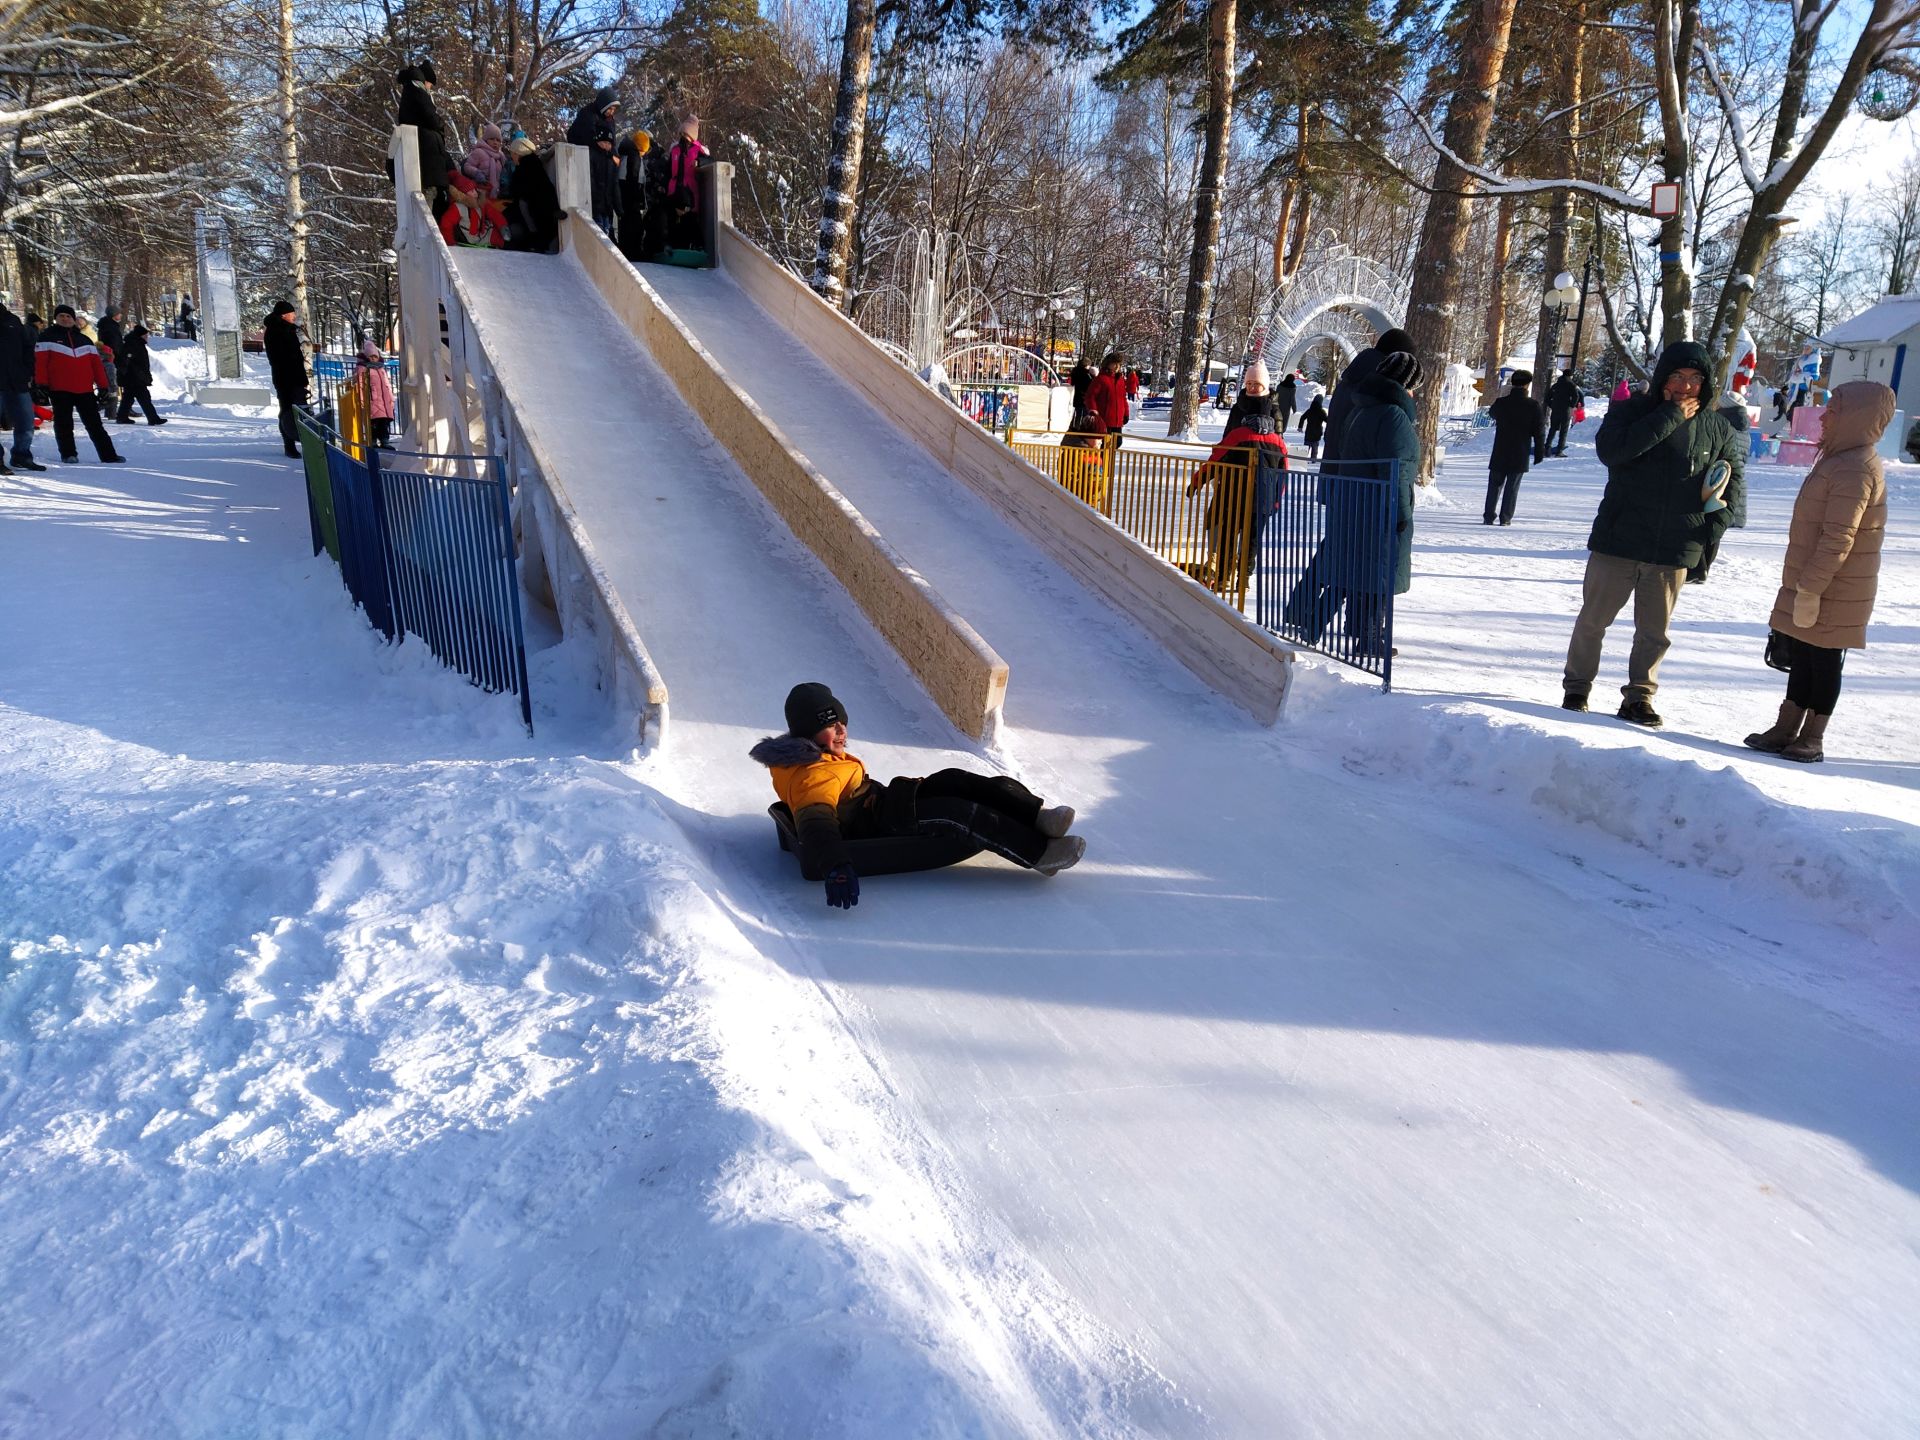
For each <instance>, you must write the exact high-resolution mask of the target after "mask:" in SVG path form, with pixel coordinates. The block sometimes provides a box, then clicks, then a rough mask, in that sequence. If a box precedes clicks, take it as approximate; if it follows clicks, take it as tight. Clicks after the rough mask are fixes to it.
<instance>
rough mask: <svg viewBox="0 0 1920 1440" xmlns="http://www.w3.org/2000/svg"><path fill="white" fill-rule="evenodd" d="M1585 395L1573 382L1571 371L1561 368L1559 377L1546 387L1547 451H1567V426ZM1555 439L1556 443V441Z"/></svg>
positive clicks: (1561, 452) (1552, 453)
mask: <svg viewBox="0 0 1920 1440" xmlns="http://www.w3.org/2000/svg"><path fill="white" fill-rule="evenodd" d="M1585 398H1586V397H1585V396H1584V395H1582V394H1581V393H1580V387H1579V386H1578V385H1576V384H1574V383H1573V374H1572V372H1571V371H1567V370H1562V371H1561V372H1560V378H1559V379H1558V380H1556V381H1554V382H1553V384H1552V385H1550V386H1549V387H1548V388H1547V418H1548V421H1549V423H1548V426H1547V453H1548V454H1549V455H1564V454H1566V453H1567V427H1568V426H1569V425H1571V424H1572V423H1573V410H1574V407H1575V406H1576V405H1578V404H1580V402H1581V401H1582V400H1584V399H1585ZM1556 440H1557V443H1556Z"/></svg>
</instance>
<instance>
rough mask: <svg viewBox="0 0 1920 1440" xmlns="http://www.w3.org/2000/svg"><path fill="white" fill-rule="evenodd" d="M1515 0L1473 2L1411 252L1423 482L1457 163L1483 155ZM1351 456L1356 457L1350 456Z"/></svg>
mask: <svg viewBox="0 0 1920 1440" xmlns="http://www.w3.org/2000/svg"><path fill="white" fill-rule="evenodd" d="M1513 8H1514V0H1473V3H1472V5H1471V7H1470V9H1469V15H1470V23H1469V25H1468V26H1467V29H1466V32H1465V33H1466V34H1468V35H1470V36H1471V37H1472V43H1470V44H1468V45H1465V46H1463V47H1462V52H1461V55H1460V78H1459V80H1458V81H1457V82H1456V84H1455V86H1454V90H1453V98H1452V99H1451V101H1449V103H1448V105H1447V124H1446V129H1445V131H1444V133H1443V135H1442V143H1443V144H1444V145H1445V147H1446V149H1445V152H1444V153H1442V154H1441V156H1440V159H1439V163H1438V164H1436V165H1435V166H1434V171H1433V188H1434V192H1435V193H1434V194H1432V195H1430V196H1428V198H1427V213H1426V218H1425V219H1423V220H1422V221H1421V223H1420V243H1419V247H1418V248H1417V249H1416V250H1415V251H1414V256H1413V289H1412V292H1411V293H1410V294H1409V295H1408V297H1407V325H1406V329H1407V336H1408V338H1409V339H1411V340H1412V341H1413V350H1414V354H1415V355H1416V356H1418V357H1419V360H1420V363H1421V365H1422V366H1423V367H1424V369H1425V371H1426V374H1427V382H1426V383H1425V384H1423V385H1422V386H1421V387H1420V389H1419V391H1418V392H1417V393H1416V394H1415V395H1414V397H1413V398H1414V404H1415V407H1416V409H1417V411H1418V423H1417V425H1416V426H1415V430H1416V432H1417V433H1418V436H1419V440H1420V474H1419V476H1418V477H1417V478H1418V480H1419V482H1420V483H1421V484H1422V485H1428V484H1431V483H1432V482H1433V465H1434V454H1433V452H1434V446H1435V444H1436V443H1437V441H1438V440H1439V437H1440V390H1441V385H1440V381H1441V378H1442V376H1443V375H1444V373H1445V370H1446V366H1447V362H1448V361H1449V360H1450V359H1451V358H1452V352H1453V322H1454V316H1455V312H1456V311H1457V309H1458V307H1459V304H1460V260H1461V255H1462V252H1463V251H1464V250H1465V248H1466V243H1467V208H1468V206H1469V205H1471V204H1472V202H1473V196H1472V193H1471V192H1472V189H1473V183H1474V182H1473V179H1472V177H1471V176H1470V175H1469V174H1468V173H1467V171H1466V170H1465V169H1463V168H1462V164H1465V165H1471V166H1477V165H1479V164H1480V162H1481V160H1482V159H1483V158H1484V157H1485V155H1486V149H1487V131H1488V129H1489V128H1490V127H1491V126H1492V124H1493V100H1494V95H1495V93H1496V92H1497V91H1498V90H1499V88H1500V74H1501V71H1502V70H1504V69H1505V67H1506V62H1507V41H1508V39H1509V37H1510V36H1511V34H1512V31H1513ZM1356 458H1357V457H1356Z"/></svg>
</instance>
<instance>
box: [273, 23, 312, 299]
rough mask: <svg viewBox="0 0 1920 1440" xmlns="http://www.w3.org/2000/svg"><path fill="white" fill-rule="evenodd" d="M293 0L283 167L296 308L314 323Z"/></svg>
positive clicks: (286, 28) (285, 40) (284, 77)
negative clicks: (309, 299) (309, 298)
mask: <svg viewBox="0 0 1920 1440" xmlns="http://www.w3.org/2000/svg"><path fill="white" fill-rule="evenodd" d="M293 76H294V70H293V0H280V167H281V169H282V170H284V171H285V172H286V178H287V241H288V246H287V248H288V254H289V255H290V256H291V258H292V265H293V309H294V313H295V315H296V316H298V318H299V320H300V322H301V323H302V324H304V325H311V324H312V323H313V317H312V316H311V315H310V314H309V313H308V310H307V208H306V206H305V204H304V203H302V201H301V199H300V130H299V126H298V124H297V123H296V122H297V120H298V117H297V115H296V114H295V112H294V83H293Z"/></svg>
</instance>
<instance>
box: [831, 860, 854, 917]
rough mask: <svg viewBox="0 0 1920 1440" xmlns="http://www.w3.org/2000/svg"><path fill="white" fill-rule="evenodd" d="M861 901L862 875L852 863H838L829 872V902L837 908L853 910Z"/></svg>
mask: <svg viewBox="0 0 1920 1440" xmlns="http://www.w3.org/2000/svg"><path fill="white" fill-rule="evenodd" d="M859 903H860V877H859V876H858V875H856V874H854V873H853V867H852V866H851V865H836V866H834V867H833V869H831V870H829V871H828V872H827V904H829V905H831V906H832V907H833V908H834V909H836V910H851V909H852V908H853V907H854V906H856V905H858V904H859Z"/></svg>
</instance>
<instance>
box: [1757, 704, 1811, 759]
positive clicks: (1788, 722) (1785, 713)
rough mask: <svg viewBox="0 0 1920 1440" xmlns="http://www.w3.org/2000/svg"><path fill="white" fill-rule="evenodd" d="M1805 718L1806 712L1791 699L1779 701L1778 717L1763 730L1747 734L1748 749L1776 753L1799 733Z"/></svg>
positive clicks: (1770, 753) (1784, 747)
mask: <svg viewBox="0 0 1920 1440" xmlns="http://www.w3.org/2000/svg"><path fill="white" fill-rule="evenodd" d="M1806 718H1807V712H1806V711H1805V710H1803V709H1802V708H1801V707H1800V706H1798V705H1796V704H1794V703H1793V702H1792V701H1791V700H1782V701H1781V702H1780V718H1779V719H1778V720H1775V721H1774V722H1773V724H1772V725H1771V726H1770V727H1768V728H1767V729H1765V730H1758V731H1755V732H1754V733H1753V734H1751V735H1749V736H1747V748H1748V749H1749V750H1764V751H1766V752H1767V754H1769V755H1778V754H1779V753H1780V752H1781V751H1782V750H1784V749H1786V748H1787V743H1788V742H1789V741H1790V740H1792V739H1793V737H1794V736H1796V735H1798V734H1799V733H1800V724H1801V722H1802V721H1803V720H1805V719H1806Z"/></svg>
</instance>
